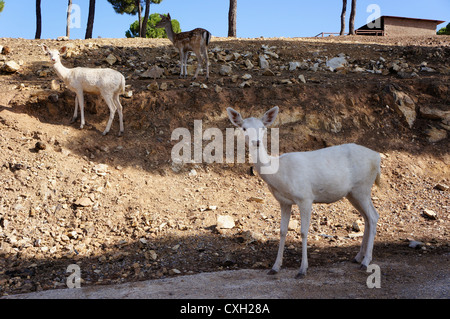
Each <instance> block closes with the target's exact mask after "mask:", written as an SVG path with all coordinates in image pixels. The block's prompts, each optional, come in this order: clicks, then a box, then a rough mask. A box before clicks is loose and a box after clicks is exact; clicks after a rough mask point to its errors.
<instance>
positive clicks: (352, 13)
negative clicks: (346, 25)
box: [349, 0, 356, 35]
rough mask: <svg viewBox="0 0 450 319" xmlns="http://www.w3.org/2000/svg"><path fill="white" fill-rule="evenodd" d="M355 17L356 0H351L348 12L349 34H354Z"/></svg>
mask: <svg viewBox="0 0 450 319" xmlns="http://www.w3.org/2000/svg"><path fill="white" fill-rule="evenodd" d="M355 15H356V0H352V11H351V12H350V32H349V34H352V35H354V34H355Z"/></svg>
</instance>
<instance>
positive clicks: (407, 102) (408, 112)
mask: <svg viewBox="0 0 450 319" xmlns="http://www.w3.org/2000/svg"><path fill="white" fill-rule="evenodd" d="M383 103H384V104H385V105H389V106H390V107H392V108H393V109H394V110H395V111H396V112H397V113H398V114H399V115H400V116H401V117H402V119H403V120H404V121H405V123H406V124H408V126H409V128H412V127H413V125H414V123H415V121H416V116H417V114H416V104H415V103H414V100H413V99H412V98H411V97H410V96H409V95H407V94H406V93H404V92H402V91H401V90H399V89H398V88H397V87H396V85H392V84H390V85H388V86H386V87H385V89H384V91H383Z"/></svg>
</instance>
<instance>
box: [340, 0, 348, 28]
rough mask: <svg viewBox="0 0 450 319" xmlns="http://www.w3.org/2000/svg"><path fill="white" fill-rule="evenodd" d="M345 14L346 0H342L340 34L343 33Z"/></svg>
mask: <svg viewBox="0 0 450 319" xmlns="http://www.w3.org/2000/svg"><path fill="white" fill-rule="evenodd" d="M346 14H347V0H342V12H341V32H340V35H345V15H346Z"/></svg>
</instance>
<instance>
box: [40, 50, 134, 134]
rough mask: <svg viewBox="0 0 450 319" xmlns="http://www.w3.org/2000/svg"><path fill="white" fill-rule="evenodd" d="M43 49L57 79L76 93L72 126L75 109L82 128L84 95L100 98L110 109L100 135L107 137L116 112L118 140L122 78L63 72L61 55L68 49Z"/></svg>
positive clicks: (84, 71)
mask: <svg viewBox="0 0 450 319" xmlns="http://www.w3.org/2000/svg"><path fill="white" fill-rule="evenodd" d="M42 49H43V50H44V52H45V53H46V54H48V55H49V56H50V58H51V61H52V62H53V67H54V69H55V71H56V74H58V76H59V78H60V79H61V80H63V81H64V83H65V84H66V86H67V87H68V88H69V89H70V90H71V91H73V92H75V93H76V98H75V111H74V113H73V117H72V122H74V121H75V120H76V119H77V117H78V113H77V110H78V106H79V107H80V114H81V124H80V128H83V127H84V125H85V124H86V123H85V120H84V94H83V92H88V93H94V94H100V95H101V96H102V97H103V99H104V100H105V102H106V104H107V105H108V107H109V111H110V114H109V120H108V123H107V125H106V129H105V131H104V132H103V135H106V134H108V132H109V130H110V129H111V124H112V121H113V119H114V115H115V113H116V111H117V112H118V113H119V122H120V131H119V136H121V135H122V134H123V131H124V128H123V113H122V104H120V99H119V95H120V94H122V93H124V92H125V77H124V76H123V75H122V74H121V73H120V72H118V71H116V70H113V69H93V68H80V67H78V68H73V69H71V68H66V67H65V66H64V65H62V63H61V55H63V54H65V53H66V51H67V47H62V48H61V49H60V50H59V51H58V50H50V49H49V48H48V47H47V46H46V45H45V44H44V45H43V46H42Z"/></svg>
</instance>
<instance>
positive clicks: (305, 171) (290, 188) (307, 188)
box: [227, 106, 381, 277]
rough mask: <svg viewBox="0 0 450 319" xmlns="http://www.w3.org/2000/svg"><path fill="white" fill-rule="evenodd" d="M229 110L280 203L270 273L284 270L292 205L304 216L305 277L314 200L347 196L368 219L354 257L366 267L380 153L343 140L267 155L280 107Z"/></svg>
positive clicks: (301, 273) (373, 226) (302, 271)
mask: <svg viewBox="0 0 450 319" xmlns="http://www.w3.org/2000/svg"><path fill="white" fill-rule="evenodd" d="M227 112H228V116H229V118H230V121H231V122H232V123H233V124H234V125H236V126H238V127H240V128H242V130H243V133H244V134H245V138H246V142H247V145H248V147H249V151H250V154H258V158H257V159H253V160H254V162H255V164H254V167H255V169H256V171H257V172H258V173H259V175H260V176H261V178H262V179H263V180H264V181H265V182H266V183H267V185H268V186H269V189H270V191H271V192H272V194H273V195H274V197H275V198H276V199H277V200H278V202H279V203H280V207H281V225H280V245H279V249H278V254H277V259H276V261H275V264H274V265H273V267H272V270H271V271H270V272H269V274H275V273H277V272H278V271H279V270H280V267H281V264H282V259H283V250H284V245H285V241H286V234H287V231H288V224H289V219H290V216H291V208H292V205H294V204H296V205H297V206H298V207H299V209H300V216H301V230H300V231H301V237H302V262H301V266H300V270H299V273H298V275H297V276H298V277H302V276H304V275H306V270H307V268H308V259H307V236H308V229H309V224H310V220H311V209H312V204H314V203H333V202H336V201H338V200H340V199H342V198H344V197H346V198H347V199H348V200H349V201H350V203H351V204H352V205H353V206H354V207H355V208H356V209H357V210H358V211H359V212H360V213H361V215H362V216H363V218H364V222H365V230H364V235H363V240H362V244H361V248H360V251H359V253H358V254H357V255H356V257H355V261H356V262H361V267H362V268H365V267H367V266H368V265H369V263H370V262H371V260H372V250H373V243H374V238H375V234H376V226H377V221H378V213H377V211H376V210H375V208H374V206H373V204H372V199H371V189H372V186H373V184H374V182H376V183H377V184H379V181H380V161H381V157H380V154H379V153H377V152H375V151H372V150H370V149H368V148H366V147H363V146H360V145H356V144H344V145H339V146H333V147H328V148H324V149H320V150H316V151H311V152H293V153H286V154H283V155H281V156H279V157H272V156H269V155H268V154H267V151H266V150H265V148H264V144H263V140H262V139H263V136H264V131H265V128H266V127H267V126H269V125H271V124H272V123H273V122H274V121H275V118H276V116H277V115H278V107H277V106H276V107H274V108H272V109H270V110H269V111H267V112H266V113H265V114H264V116H263V117H262V119H257V118H253V117H251V118H247V119H242V117H241V115H240V114H239V112H237V111H236V110H234V109H232V108H230V107H229V108H227ZM274 160H276V161H278V163H277V165H278V170H276V172H274V173H272V174H267V173H264V172H263V170H262V169H263V168H264V167H265V166H268V165H271V162H272V161H274Z"/></svg>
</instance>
